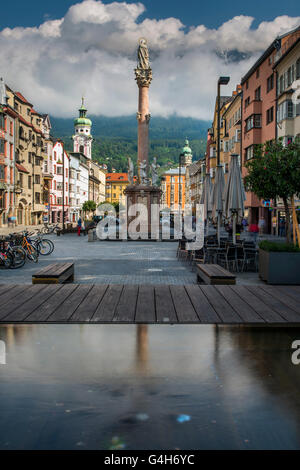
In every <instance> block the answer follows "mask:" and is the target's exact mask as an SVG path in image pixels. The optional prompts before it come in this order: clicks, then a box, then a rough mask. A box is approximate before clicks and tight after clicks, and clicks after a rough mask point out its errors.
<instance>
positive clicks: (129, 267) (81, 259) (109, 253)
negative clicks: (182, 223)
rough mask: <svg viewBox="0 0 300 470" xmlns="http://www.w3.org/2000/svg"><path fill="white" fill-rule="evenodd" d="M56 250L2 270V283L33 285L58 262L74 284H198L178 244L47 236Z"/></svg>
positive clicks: (254, 278) (243, 277) (241, 278)
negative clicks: (66, 266)
mask: <svg viewBox="0 0 300 470" xmlns="http://www.w3.org/2000/svg"><path fill="white" fill-rule="evenodd" d="M47 237H48V238H50V239H51V240H52V241H53V242H54V244H55V250H54V252H53V253H52V254H51V255H49V256H40V257H39V262H38V264H35V263H32V262H30V261H27V262H26V264H25V266H24V267H23V268H21V269H17V270H3V269H0V283H7V284H14V283H17V284H31V281H32V275H33V274H34V273H35V272H36V271H37V270H38V269H41V268H43V267H44V266H46V265H48V264H51V263H58V262H62V263H63V262H74V263H75V282H76V283H80V284H83V283H92V284H169V285H171V284H173V285H183V284H196V282H197V280H196V271H195V268H193V266H191V265H190V263H189V262H186V261H183V260H178V259H177V258H176V251H177V242H169V241H166V242H155V241H153V242H152V241H149V242H147V241H98V242H92V243H89V242H88V238H87V236H81V237H78V236H77V235H76V234H66V235H61V236H60V237H57V236H56V235H47ZM260 282H261V281H260V280H259V278H258V275H257V273H253V272H247V273H241V274H238V276H237V284H259V283H260Z"/></svg>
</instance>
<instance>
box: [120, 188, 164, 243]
mask: <svg viewBox="0 0 300 470" xmlns="http://www.w3.org/2000/svg"><path fill="white" fill-rule="evenodd" d="M124 193H125V195H126V198H127V218H128V219H127V220H128V226H129V224H130V222H131V221H132V220H133V219H135V217H136V216H129V215H128V211H129V208H130V207H131V206H132V205H133V204H144V205H145V206H146V208H147V211H148V220H147V223H146V227H145V231H144V232H143V233H141V236H140V238H141V239H144V240H145V239H151V226H152V225H153V229H154V224H155V223H157V220H151V206H152V204H160V197H161V190H160V189H159V188H158V187H157V186H145V185H141V184H137V185H131V186H127V188H126V189H125V191H124ZM158 222H159V219H158ZM128 236H129V238H130V235H128Z"/></svg>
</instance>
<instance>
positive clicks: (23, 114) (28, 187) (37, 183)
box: [7, 87, 47, 225]
mask: <svg viewBox="0 0 300 470" xmlns="http://www.w3.org/2000/svg"><path fill="white" fill-rule="evenodd" d="M7 95H8V104H9V105H10V106H11V107H12V108H13V109H14V110H15V111H16V113H17V115H18V117H17V118H16V145H15V163H16V196H17V200H16V210H17V223H18V224H24V225H31V224H32V225H34V224H40V223H42V217H43V214H44V213H45V212H46V208H45V204H44V203H43V193H44V181H43V164H44V159H46V158H47V154H46V153H45V146H44V135H43V116H42V115H41V114H39V113H38V112H37V111H35V109H34V108H33V105H32V104H31V103H29V101H27V99H26V98H25V97H24V96H23V95H22V94H21V93H20V92H14V91H12V90H11V89H10V88H9V87H7Z"/></svg>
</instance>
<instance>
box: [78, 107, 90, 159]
mask: <svg viewBox="0 0 300 470" xmlns="http://www.w3.org/2000/svg"><path fill="white" fill-rule="evenodd" d="M78 111H79V117H78V118H76V119H74V128H75V134H74V135H73V141H74V145H73V149H74V152H76V153H77V152H80V153H83V154H84V155H85V156H86V158H88V159H90V160H91V159H92V141H93V137H92V136H91V127H92V121H91V120H90V119H89V118H88V117H87V116H86V113H87V109H86V107H85V106H84V98H82V103H81V107H80V108H79V110H78Z"/></svg>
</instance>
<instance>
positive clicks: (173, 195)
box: [161, 167, 186, 211]
mask: <svg viewBox="0 0 300 470" xmlns="http://www.w3.org/2000/svg"><path fill="white" fill-rule="evenodd" d="M185 172H186V171H185V167H181V168H173V169H171V170H168V171H166V172H165V173H164V174H163V176H162V179H161V190H162V196H161V203H162V206H163V208H167V207H168V208H169V209H170V210H171V211H176V210H178V209H179V204H180V203H181V207H182V209H184V205H185Z"/></svg>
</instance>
